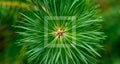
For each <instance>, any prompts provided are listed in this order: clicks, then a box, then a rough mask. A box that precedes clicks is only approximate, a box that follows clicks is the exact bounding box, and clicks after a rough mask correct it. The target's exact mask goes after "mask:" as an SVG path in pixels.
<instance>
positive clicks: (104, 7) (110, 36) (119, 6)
mask: <svg viewBox="0 0 120 64" xmlns="http://www.w3.org/2000/svg"><path fill="white" fill-rule="evenodd" d="M93 1H94V2H95V3H96V4H98V5H100V10H101V11H100V15H101V16H102V17H103V19H104V20H103V22H102V27H101V31H103V32H105V34H106V36H107V37H106V40H105V41H104V42H103V45H104V50H103V51H99V53H100V54H101V55H102V57H101V58H98V62H97V64H120V0H93ZM31 6H33V4H32V3H31V1H30V0H0V64H23V63H22V60H23V53H24V47H21V46H17V45H16V44H15V43H14V41H15V40H16V33H15V28H13V26H12V25H13V24H15V23H16V21H17V20H20V21H21V20H22V18H20V16H19V15H20V12H24V11H25V10H31ZM33 7H34V6H33Z"/></svg>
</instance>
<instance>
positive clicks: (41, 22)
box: [15, 0, 105, 64]
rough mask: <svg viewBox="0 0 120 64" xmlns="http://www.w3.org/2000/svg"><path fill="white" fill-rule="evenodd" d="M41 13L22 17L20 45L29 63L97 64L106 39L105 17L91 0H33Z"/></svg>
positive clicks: (36, 12) (31, 12)
mask: <svg viewBox="0 0 120 64" xmlns="http://www.w3.org/2000/svg"><path fill="white" fill-rule="evenodd" d="M32 2H33V3H34V4H35V5H36V7H37V11H27V12H25V13H24V14H22V16H23V18H24V21H21V22H20V24H19V25H18V26H15V27H16V28H18V29H22V30H20V31H18V32H17V33H19V34H20V35H19V37H20V39H18V42H20V43H19V44H21V45H26V44H27V45H26V46H27V47H26V48H27V51H26V53H25V57H27V60H28V63H32V64H95V63H96V57H98V56H99V57H100V54H99V53H98V52H97V51H96V49H100V48H102V46H101V45H100V42H101V41H102V40H103V39H104V38H105V36H104V33H103V32H99V29H100V22H101V20H102V19H101V18H100V17H99V16H98V15H97V11H96V8H95V7H94V6H93V5H92V4H91V2H90V1H89V0H32Z"/></svg>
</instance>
